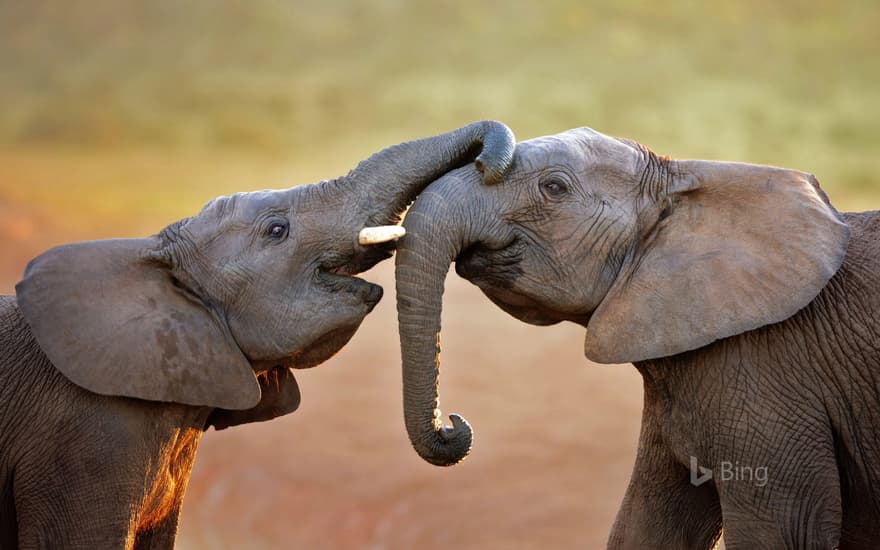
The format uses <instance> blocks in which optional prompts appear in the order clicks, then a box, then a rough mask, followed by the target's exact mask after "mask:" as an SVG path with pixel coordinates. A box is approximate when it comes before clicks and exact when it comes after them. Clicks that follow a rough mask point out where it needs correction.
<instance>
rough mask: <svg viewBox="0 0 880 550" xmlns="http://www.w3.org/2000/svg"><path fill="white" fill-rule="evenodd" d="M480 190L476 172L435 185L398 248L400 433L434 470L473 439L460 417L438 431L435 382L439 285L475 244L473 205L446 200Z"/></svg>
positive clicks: (460, 454) (411, 215)
mask: <svg viewBox="0 0 880 550" xmlns="http://www.w3.org/2000/svg"><path fill="white" fill-rule="evenodd" d="M463 176H464V177H463ZM456 186H462V187H464V189H461V188H457V187H456ZM479 186H480V182H479V174H478V173H477V172H476V171H474V170H473V168H470V167H465V168H461V169H459V170H457V171H455V172H452V173H450V174H448V175H447V176H445V177H444V178H442V179H440V180H438V181H437V182H436V183H434V184H433V185H432V186H431V187H430V188H429V189H428V190H427V191H425V192H424V193H423V194H422V195H420V197H419V199H418V200H417V201H416V203H415V204H414V205H413V206H412V208H411V209H410V210H409V212H408V213H407V216H406V219H405V220H404V227H405V228H406V231H407V233H406V236H405V237H404V238H403V239H401V241H400V242H399V243H398V248H397V263H396V279H397V311H398V320H399V331H400V343H401V355H402V359H403V400H404V401H403V403H404V418H405V422H406V429H407V432H408V434H409V438H410V442H411V443H412V445H413V447H414V448H415V450H416V452H417V453H418V454H419V456H421V457H422V458H423V459H425V460H426V461H428V462H430V463H431V464H434V465H437V466H451V465H453V464H456V463H457V462H460V461H461V460H463V459H464V458H465V457H466V456H467V455H468V453H469V452H470V449H471V443H472V441H473V432H472V430H471V427H470V425H469V424H468V423H467V421H466V420H465V419H464V418H462V417H461V416H458V415H455V414H453V415H451V416H450V418H451V420H452V427H444V426H443V421H442V418H441V413H440V404H439V395H438V377H439V369H440V360H439V353H440V313H441V310H442V299H443V287H444V281H445V278H446V274H447V272H448V271H449V266H450V264H451V263H452V262H453V261H454V260H455V258H456V257H457V256H458V254H459V253H460V252H461V250H463V249H464V248H465V247H466V246H468V245H469V244H470V243H471V242H474V240H475V239H474V238H473V236H472V235H471V234H470V233H472V231H471V229H470V227H471V225H470V223H469V222H470V221H472V220H474V219H475V218H474V217H473V215H472V214H471V213H469V212H468V209H469V208H471V207H472V205H471V204H470V203H467V202H466V201H460V200H454V199H453V198H452V197H454V195H455V194H459V195H466V194H468V193H469V192H468V190H467V189H468V188H470V192H473V191H475V190H476V189H478V188H479Z"/></svg>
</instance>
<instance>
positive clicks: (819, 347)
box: [396, 128, 880, 549]
mask: <svg viewBox="0 0 880 550" xmlns="http://www.w3.org/2000/svg"><path fill="white" fill-rule="evenodd" d="M478 180H479V174H478V172H477V171H476V170H475V169H474V168H473V167H472V166H465V167H462V168H459V169H457V170H455V171H452V172H450V173H448V174H446V175H444V176H443V177H442V178H440V179H438V180H437V181H436V182H434V183H432V184H430V185H429V186H428V187H427V188H426V189H425V190H424V191H423V192H422V194H421V195H420V196H419V198H418V199H417V200H416V202H415V203H414V204H413V206H412V207H411V209H410V210H409V212H408V214H407V215H406V218H405V220H404V222H403V226H404V227H405V229H406V231H407V234H406V236H405V237H404V238H403V239H402V240H401V241H400V242H399V243H398V249H397V258H396V278H397V283H396V284H397V293H398V297H397V300H398V317H399V331H400V340H401V353H402V361H403V389H404V412H405V422H406V428H407V431H408V433H409V437H410V440H411V443H412V445H413V447H414V448H415V450H416V451H417V452H418V454H419V455H420V456H421V457H423V458H424V459H425V460H427V461H428V462H430V463H432V464H436V465H440V466H448V465H452V464H455V463H457V462H459V461H460V460H462V459H463V458H464V457H465V456H466V455H467V454H468V452H469V450H470V448H471V443H472V430H471V428H470V425H469V424H468V423H467V422H466V421H465V420H464V419H463V418H462V417H461V416H458V415H452V416H451V417H450V418H451V421H452V425H451V426H444V421H443V419H442V417H441V414H440V410H439V404H438V403H439V401H438V395H439V394H438V386H437V382H438V378H437V376H438V372H439V362H438V353H439V335H440V313H441V308H442V295H443V288H444V277H445V276H446V273H447V271H448V269H449V266H450V264H451V263H453V262H454V263H455V271H456V273H457V274H458V275H460V276H461V277H463V278H465V279H466V280H468V281H469V282H471V283H473V284H475V285H476V286H477V287H479V289H480V290H481V291H482V292H483V293H484V294H485V295H486V296H487V297H488V298H489V299H490V300H491V301H492V302H493V303H495V304H496V305H498V306H499V307H500V308H502V309H503V310H504V311H506V312H507V313H509V314H510V315H512V316H514V317H515V318H517V319H520V320H522V321H524V322H526V323H530V324H534V325H553V324H555V323H559V322H562V321H570V322H573V323H577V324H579V325H581V326H583V327H584V328H585V329H586V336H585V341H584V354H585V356H586V357H587V358H588V359H590V360H592V361H594V362H597V363H605V364H620V363H633V364H634V366H635V368H636V369H637V370H638V372H639V373H640V374H641V376H642V379H643V388H644V403H643V416H642V420H641V433H640V436H639V443H638V451H637V458H636V461H635V465H634V469H633V473H632V477H631V481H630V483H629V486H628V488H627V490H626V494H625V497H624V499H623V503H622V505H621V507H620V509H619V511H618V514H617V517H616V520H615V522H614V525H613V527H612V529H611V533H610V537H609V539H608V548H663V549H667V548H703V549H705V548H711V547H713V546H714V545H715V544H716V543H717V541H718V539H719V537H720V535H721V532H722V527H723V532H724V538H725V544H726V545H727V548H728V549H752V548H771V549H776V548H810V549H814V548H815V549H819V548H823V549H827V548H876V547H877V546H878V545H880V212H876V211H874V212H861V213H839V212H837V210H836V209H835V208H834V207H833V206H832V205H831V203H830V202H829V200H828V198H827V196H826V195H825V193H824V192H823V191H822V190H821V188H820V186H819V182H818V181H817V179H816V178H815V177H814V176H813V175H810V174H807V173H803V172H799V171H796V170H788V169H783V168H777V167H770V166H759V165H751V164H743V163H735V162H716V161H706V160H674V159H670V158H669V157H665V156H658V155H657V154H655V153H653V152H652V151H651V150H649V149H648V148H647V147H645V146H643V145H640V144H638V143H636V142H633V141H629V140H626V139H617V138H613V137H609V136H606V135H603V134H601V133H599V132H596V131H594V130H591V129H589V128H579V129H573V130H569V131H566V132H562V133H559V134H556V135H551V136H544V137H540V138H536V139H533V140H529V141H524V142H521V143H519V144H518V145H517V148H516V152H515V156H514V161H513V165H512V166H511V168H510V171H509V172H508V174H507V176H505V177H504V179H503V181H502V183H500V184H497V185H475V183H476V184H478V183H479V182H478ZM588 398H589V397H585V399H588Z"/></svg>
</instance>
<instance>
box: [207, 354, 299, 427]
mask: <svg viewBox="0 0 880 550" xmlns="http://www.w3.org/2000/svg"><path fill="white" fill-rule="evenodd" d="M257 380H258V381H259V382H260V393H261V394H262V396H261V397H260V402H259V403H257V406H256V407H253V408H250V409H246V410H243V411H230V410H227V409H214V411H213V412H211V415H210V416H209V417H208V422H207V426H214V429H215V430H223V429H226V428H228V427H230V426H238V425H239V424H249V423H251V422H265V421H266V420H272V419H273V418H276V417H279V416H284V415H285V414H289V413H292V412H293V411H295V410H296V409H297V408H298V407H299V402H300V393H299V386H298V385H297V383H296V378H294V377H293V373H292V372H291V371H290V369H288V368H286V367H275V368H274V369H270V370H268V371H265V372H262V373H260V375H259V376H258V377H257Z"/></svg>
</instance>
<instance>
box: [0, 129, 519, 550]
mask: <svg viewBox="0 0 880 550" xmlns="http://www.w3.org/2000/svg"><path fill="white" fill-rule="evenodd" d="M481 149H482V151H481ZM513 150H514V140H513V135H512V134H511V132H510V130H509V129H508V128H507V127H506V126H504V125H503V124H501V123H497V122H478V123H474V124H471V125H468V126H465V127H463V128H460V129H458V130H454V131H452V132H449V133H446V134H442V135H439V136H434V137H431V138H425V139H422V140H416V141H412V142H407V143H402V144H399V145H396V146H393V147H390V148H388V149H385V150H383V151H381V152H379V153H376V154H375V155H373V156H372V157H370V158H369V159H367V160H366V161H364V162H362V163H361V164H360V165H359V166H358V167H357V168H356V169H354V170H353V171H351V172H350V173H349V174H348V175H346V176H343V177H340V178H337V179H334V180H331V181H325V182H322V183H319V184H314V185H307V186H302V187H297V188H293V189H288V190H282V191H259V192H254V193H241V194H237V195H234V196H231V197H221V198H218V199H216V200H213V201H211V202H210V203H208V205H207V206H205V207H204V209H202V211H201V212H199V213H198V214H197V215H196V216H194V217H192V218H188V219H184V220H181V221H179V222H176V223H173V224H171V225H169V226H168V227H166V228H165V229H163V230H162V231H160V232H159V233H158V234H157V235H154V236H152V237H149V238H145V239H118V240H106V241H94V242H85V243H79V244H71V245H66V246H61V247H58V248H54V249H52V250H50V251H48V252H46V253H44V254H43V255H41V256H39V257H38V258H36V259H35V260H33V261H32V262H31V263H30V265H28V267H27V269H26V271H25V274H24V278H23V279H22V281H21V282H20V283H18V285H17V286H16V295H15V296H0V548H3V549H11V548H19V547H21V548H66V549H76V548H82V549H95V548H172V547H173V545H174V539H175V536H176V533H177V525H178V518H179V514H180V509H181V505H182V501H183V495H184V491H185V490H186V485H187V481H188V479H189V475H190V471H191V469H192V465H193V460H194V458H195V453H196V448H197V446H198V443H199V440H200V438H201V435H202V433H203V432H204V431H205V430H206V429H207V428H208V427H209V426H214V427H215V428H216V429H223V428H226V427H229V426H234V425H238V424H245V423H249V422H257V421H263V420H269V419H271V418H274V417H277V416H280V415H284V414H288V413H290V412H293V411H294V410H296V408H297V406H298V405H299V403H300V392H299V388H298V386H297V383H296V380H295V378H294V376H293V374H292V372H291V370H290V369H291V368H309V367H312V366H315V365H317V364H319V363H321V362H323V361H324V360H326V359H327V358H328V357H330V356H331V355H333V354H334V353H335V352H336V351H337V350H339V349H340V348H341V347H342V346H343V345H345V344H346V343H347V342H348V340H349V339H350V338H351V336H352V335H353V334H354V332H355V330H356V329H357V328H358V326H359V325H360V323H361V321H362V320H363V318H364V316H365V315H367V314H368V313H369V312H370V311H371V310H372V309H373V307H374V306H375V305H376V303H377V302H378V301H379V299H380V298H381V296H382V289H381V287H378V286H376V285H374V284H371V283H368V282H366V281H364V280H362V279H359V278H357V277H355V276H354V275H356V274H357V273H360V272H362V271H365V270H367V269H369V268H370V267H372V266H373V265H374V264H376V263H377V262H379V261H381V260H383V259H386V258H388V257H390V255H391V253H392V251H393V249H394V243H393V242H384V241H391V240H392V239H393V238H394V237H396V236H399V235H400V233H399V232H397V231H395V230H390V231H389V230H385V231H381V230H380V231H378V235H377V234H376V233H377V232H376V231H370V230H368V231H361V232H360V236H361V237H360V238H359V237H358V235H359V231H360V230H361V229H362V228H365V227H373V226H386V225H388V224H396V223H397V222H398V221H399V219H400V216H401V214H402V212H403V210H404V208H406V206H407V205H408V204H409V203H410V202H412V200H413V199H414V198H415V197H416V195H417V194H418V193H419V192H420V191H421V189H422V188H423V187H424V186H425V185H427V184H428V183H429V182H430V181H432V180H433V179H435V178H437V177H439V176H440V175H441V174H443V173H444V172H446V171H448V170H450V169H453V168H455V167H457V166H461V165H463V164H465V163H467V162H470V161H472V160H473V159H474V157H476V161H477V162H478V163H480V165H481V167H482V169H483V173H484V175H485V176H486V179H487V181H493V180H497V179H498V178H499V177H500V176H501V175H502V174H503V173H504V170H505V169H506V168H507V166H508V165H509V164H510V162H511V159H512V155H513ZM478 154H479V156H477V155H478ZM395 229H399V227H395Z"/></svg>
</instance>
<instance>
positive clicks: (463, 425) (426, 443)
mask: <svg viewBox="0 0 880 550" xmlns="http://www.w3.org/2000/svg"><path fill="white" fill-rule="evenodd" d="M438 412H439V411H438ZM449 419H450V420H451V421H452V426H442V425H440V422H439V418H438V419H437V420H438V423H437V428H436V429H435V430H434V431H433V432H432V433H431V434H430V435H429V436H428V437H425V438H418V439H415V440H413V448H415V450H416V452H417V453H418V454H419V456H420V457H422V458H423V459H424V460H425V461H426V462H429V463H431V464H433V465H435V466H454V465H455V464H458V463H459V462H461V461H462V460H464V459H465V458H467V456H468V454H470V452H471V446H472V445H473V442H474V430H473V429H472V428H471V425H470V424H469V423H468V421H467V420H465V418H464V417H463V416H461V415H458V414H450V415H449Z"/></svg>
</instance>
